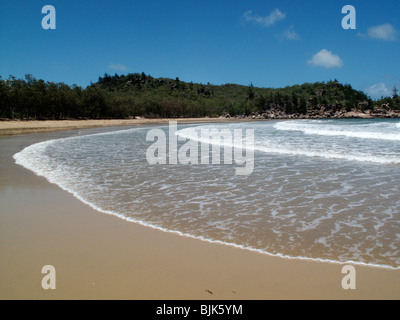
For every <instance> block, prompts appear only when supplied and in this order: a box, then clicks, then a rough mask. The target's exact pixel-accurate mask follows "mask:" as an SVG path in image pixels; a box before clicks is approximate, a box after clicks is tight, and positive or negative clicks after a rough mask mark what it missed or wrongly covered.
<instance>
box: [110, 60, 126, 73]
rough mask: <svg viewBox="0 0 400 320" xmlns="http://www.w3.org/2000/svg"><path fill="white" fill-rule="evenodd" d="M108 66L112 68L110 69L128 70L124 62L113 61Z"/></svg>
mask: <svg viewBox="0 0 400 320" xmlns="http://www.w3.org/2000/svg"><path fill="white" fill-rule="evenodd" d="M108 67H109V68H110V69H113V70H117V71H126V70H127V69H128V68H127V67H126V66H124V65H123V64H118V63H117V64H115V63H113V62H111V63H110V64H109V65H108Z"/></svg>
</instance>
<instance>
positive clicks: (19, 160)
mask: <svg viewBox="0 0 400 320" xmlns="http://www.w3.org/2000/svg"><path fill="white" fill-rule="evenodd" d="M108 132H110V131H105V132H102V133H101V134H107V133H108ZM69 138H72V139H73V137H68V138H67V139H69ZM62 139H65V138H62ZM57 140H58V139H53V140H46V141H43V142H39V143H36V144H32V145H30V146H28V147H26V148H24V149H23V150H21V151H20V152H19V153H16V154H14V155H13V159H14V160H15V162H16V164H18V165H20V166H22V167H24V168H25V169H27V170H30V171H32V172H33V173H34V174H35V175H37V176H40V177H44V178H45V179H46V180H47V181H48V182H49V183H52V184H55V185H57V186H58V187H59V188H61V189H62V190H64V191H66V192H68V193H70V194H71V195H73V196H74V197H75V198H76V199H77V200H79V201H81V202H82V203H84V204H86V205H88V206H89V207H91V208H92V209H94V210H96V211H98V212H99V213H102V214H107V215H111V216H115V217H117V218H119V219H122V220H124V221H127V222H131V223H136V224H139V225H141V226H144V227H147V228H152V229H155V230H158V231H162V232H167V233H172V234H176V235H179V236H181V237H187V238H192V239H197V240H201V241H204V242H208V243H213V244H220V245H226V246H230V247H233V248H238V249H241V250H248V251H251V252H256V253H259V254H264V255H268V256H271V257H277V258H282V259H289V260H306V261H314V262H322V263H333V264H338V265H346V264H352V265H355V266H364V267H371V268H379V269H388V270H400V267H397V268H396V267H393V266H390V265H380V264H374V263H366V262H360V261H354V260H349V261H338V260H332V259H323V258H311V257H306V256H289V255H284V254H281V253H271V252H269V251H266V250H261V249H256V248H252V247H246V246H242V245H239V244H236V243H231V242H225V241H221V240H215V239H209V238H205V237H203V236H195V235H192V234H189V233H183V232H181V231H179V230H172V229H166V228H163V227H159V226H156V225H153V224H151V223H147V222H145V221H141V220H137V219H134V218H130V217H126V216H124V215H122V214H119V213H116V212H113V211H107V210H103V209H102V208H100V207H98V206H96V205H95V204H93V203H91V202H89V201H87V200H85V199H84V198H83V197H81V196H80V195H79V194H78V193H76V192H74V191H73V190H71V189H68V188H67V187H65V186H64V185H62V184H60V183H58V182H56V181H53V180H52V179H51V178H49V177H47V176H46V175H45V174H43V173H41V172H39V171H38V170H35V169H34V168H32V167H31V166H30V165H28V164H27V163H26V161H24V159H23V152H24V151H25V150H26V149H28V148H31V147H35V146H36V145H40V144H47V143H54V142H55V141H57ZM21 157H22V158H21Z"/></svg>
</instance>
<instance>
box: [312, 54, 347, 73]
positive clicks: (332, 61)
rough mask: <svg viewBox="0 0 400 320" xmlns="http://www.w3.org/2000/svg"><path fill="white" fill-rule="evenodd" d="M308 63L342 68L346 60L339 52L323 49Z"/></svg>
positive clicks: (328, 67)
mask: <svg viewBox="0 0 400 320" xmlns="http://www.w3.org/2000/svg"><path fill="white" fill-rule="evenodd" d="M308 64H310V65H313V66H317V67H324V68H327V69H330V68H341V67H342V66H343V65H344V62H343V60H342V59H340V57H339V56H338V55H337V54H333V53H332V52H331V51H328V50H326V49H322V50H321V51H320V52H318V53H316V54H315V55H314V56H313V57H312V59H311V60H309V61H308Z"/></svg>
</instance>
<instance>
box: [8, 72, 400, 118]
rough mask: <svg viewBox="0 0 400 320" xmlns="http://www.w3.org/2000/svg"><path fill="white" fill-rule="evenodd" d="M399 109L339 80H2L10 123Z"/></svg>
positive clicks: (393, 100) (399, 101)
mask: <svg viewBox="0 0 400 320" xmlns="http://www.w3.org/2000/svg"><path fill="white" fill-rule="evenodd" d="M398 110H400V98H399V97H398V95H397V91H396V92H394V96H393V97H387V98H384V99H382V100H380V101H373V100H371V99H370V98H369V97H368V96H367V95H366V94H365V93H363V92H361V91H357V90H354V89H353V88H352V87H351V85H349V84H341V83H339V82H338V81H336V80H335V81H329V82H317V83H304V84H302V85H294V86H290V87H285V88H279V89H273V88H257V87H254V86H253V85H252V84H250V85H249V86H242V85H236V84H224V85H212V84H198V83H192V82H190V83H189V82H184V81H181V80H179V78H176V79H168V78H153V77H152V76H150V75H146V74H144V73H141V74H140V73H135V74H127V75H117V74H115V75H114V76H110V75H108V74H105V75H104V76H103V77H99V79H98V81H97V82H96V83H92V84H91V85H89V86H87V87H86V88H82V87H79V86H76V85H73V86H69V85H67V84H64V83H54V82H46V81H44V80H41V79H39V80H38V79H36V78H34V77H33V76H32V75H26V76H25V79H16V78H15V77H12V76H10V77H9V78H8V79H2V78H1V77H0V118H8V119H69V118H74V119H111V118H114V119H116V118H118V119H122V118H133V117H149V118H158V117H162V118H176V117H219V116H226V117H235V116H237V117H245V116H253V117H254V116H258V117H261V116H262V117H264V118H268V117H269V118H274V117H276V116H279V117H280V118H288V117H289V118H290V117H308V116H324V117H334V116H335V115H344V114H345V112H351V111H354V112H356V111H357V112H366V113H368V114H372V115H373V114H376V115H378V114H379V115H385V114H387V113H388V112H389V111H390V112H392V111H393V112H394V113H395V114H398V112H397V111H398ZM382 112H383V113H382ZM393 112H392V113H391V114H393Z"/></svg>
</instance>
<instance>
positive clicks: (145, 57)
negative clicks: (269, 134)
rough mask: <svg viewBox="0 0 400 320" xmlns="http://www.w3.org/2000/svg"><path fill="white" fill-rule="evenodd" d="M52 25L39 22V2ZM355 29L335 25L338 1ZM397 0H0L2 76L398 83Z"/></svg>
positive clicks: (380, 89)
mask: <svg viewBox="0 0 400 320" xmlns="http://www.w3.org/2000/svg"><path fill="white" fill-rule="evenodd" d="M45 5H52V6H54V8H55V9H56V29H55V30H44V29H43V28H42V19H43V17H45V14H42V12H41V11H42V7H43V6H45ZM345 5H353V6H354V8H355V9H356V29H355V30H351V29H350V30H344V29H343V28H342V19H343V17H345V14H342V7H343V6H345ZM399 13H400V1H399V0H385V1H378V0H373V1H371V0H347V1H341V0H329V1H327V0H319V1H315V0H306V1H298V0H291V1H285V0H284V1H273V0H262V1H244V0H240V1H239V0H229V1H225V0H214V1H208V0H203V1H192V0H185V1H181V0H162V1H161V0H160V1H152V0H140V1H139V0H129V1H128V0H117V1H102V0H97V1H91V0H85V1H75V0H46V1H41V0H35V1H32V0H26V1H22V0H1V1H0V75H1V76H2V77H3V78H8V76H9V75H10V74H12V75H14V76H16V77H17V78H23V77H24V76H25V74H27V73H30V74H33V75H34V76H35V77H36V78H42V79H44V80H46V81H55V82H65V83H67V84H70V85H72V84H74V83H76V84H78V85H80V86H83V87H86V86H87V85H89V84H90V82H91V81H92V82H96V81H97V79H98V77H99V76H102V75H104V73H106V72H107V73H109V74H114V73H118V74H126V73H135V72H145V73H146V74H150V75H152V76H153V77H170V78H175V77H179V78H180V79H181V80H184V81H193V82H197V83H200V82H201V83H207V82H210V83H212V84H224V83H237V84H243V85H249V84H250V83H251V82H252V83H253V84H254V86H259V87H273V88H277V87H284V86H287V85H293V84H301V83H304V82H315V81H329V80H331V79H332V80H333V79H335V78H336V79H338V80H339V81H340V82H342V83H350V84H351V85H352V86H353V87H354V88H356V89H358V90H363V91H365V92H367V93H368V94H369V95H370V96H371V97H372V98H379V97H380V96H382V95H383V96H385V95H391V92H392V88H393V87H394V86H396V87H397V88H400V19H399Z"/></svg>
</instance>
